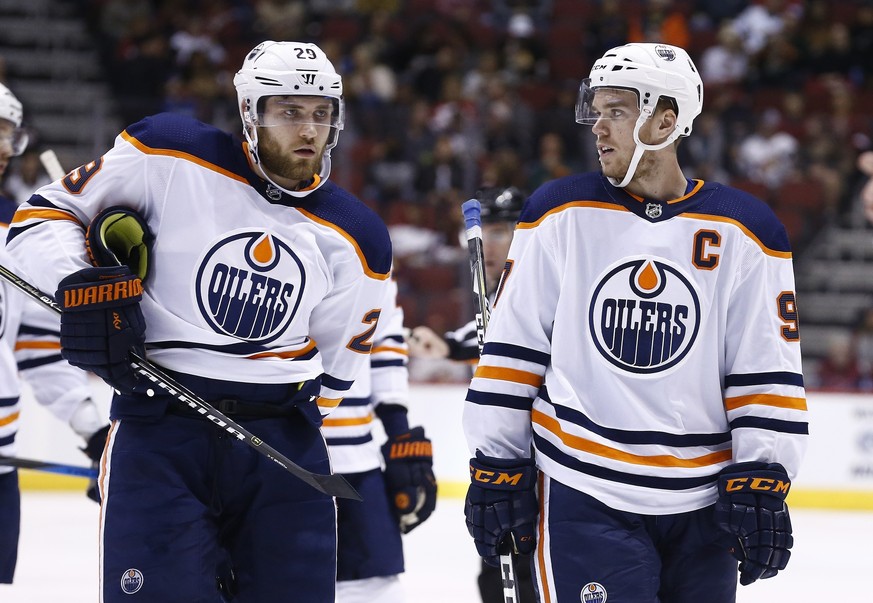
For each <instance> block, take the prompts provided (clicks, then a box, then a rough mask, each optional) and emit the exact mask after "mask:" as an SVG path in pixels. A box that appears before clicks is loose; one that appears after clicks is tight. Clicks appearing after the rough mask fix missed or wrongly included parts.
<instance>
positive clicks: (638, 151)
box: [607, 111, 679, 188]
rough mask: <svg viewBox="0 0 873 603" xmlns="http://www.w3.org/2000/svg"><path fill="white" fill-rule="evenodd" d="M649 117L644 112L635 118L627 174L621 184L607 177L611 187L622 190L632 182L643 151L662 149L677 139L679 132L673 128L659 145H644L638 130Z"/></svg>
mask: <svg viewBox="0 0 873 603" xmlns="http://www.w3.org/2000/svg"><path fill="white" fill-rule="evenodd" d="M649 117H651V115H650V114H649V113H647V112H645V111H644V112H642V113H640V116H639V117H638V118H637V123H636V124H634V142H635V143H636V147H635V148H634V154H633V155H632V156H631V160H630V163H629V164H628V166H627V172H626V173H625V175H624V178H622V179H621V182H619V181H618V179H616V178H611V177H608V176H607V180H609V183H610V184H612V186H614V187H616V188H624V187H626V186H627V185H628V184H630V181H631V180H633V178H634V175H635V174H636V172H637V167H638V166H639V164H640V159H642V158H643V153H644V152H645V151H657V150H660V149H663V148H664V147H666V146H667V145H669V144H671V143H672V142H673V141H674V140H676V139H677V138H679V131H678V129H676V128H674V129H673V132H672V133H671V134H670V136H668V137H667V139H666V140H665V141H664V142H662V143H660V144H646V143H645V142H643V141H641V140H640V128H641V127H642V126H643V124H644V123H645V122H646V120H647V119H649Z"/></svg>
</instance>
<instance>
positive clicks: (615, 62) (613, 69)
mask: <svg viewBox="0 0 873 603" xmlns="http://www.w3.org/2000/svg"><path fill="white" fill-rule="evenodd" d="M598 88H619V89H623V90H633V91H635V92H636V94H637V99H638V102H639V110H640V116H639V118H638V119H637V123H636V126H635V127H634V141H635V142H636V144H637V148H636V150H635V152H634V156H633V158H632V159H631V164H630V166H629V168H628V173H627V174H626V175H625V177H624V179H623V180H622V181H621V183H615V182H613V184H615V185H616V186H620V187H623V186H627V184H628V183H629V182H630V180H631V179H632V178H633V175H634V172H635V171H636V168H637V165H638V164H639V160H640V157H642V154H643V151H644V150H652V151H655V150H658V149H663V148H664V147H666V146H667V145H669V144H671V143H672V142H673V141H675V140H676V139H677V138H679V137H680V136H688V135H689V134H691V126H692V124H693V122H694V118H695V117H697V116H698V115H700V112H701V111H702V110H703V81H702V80H701V79H700V74H699V73H698V71H697V68H696V67H695V66H694V62H693V61H692V60H691V57H689V56H688V53H687V52H685V50H683V49H682V48H679V47H678V46H670V45H669V44H651V43H634V44H625V45H624V46H618V47H616V48H613V49H612V50H609V51H607V52H606V53H605V54H604V55H603V56H602V57H600V58H599V59H598V60H597V61H596V62H595V63H594V66H593V67H592V68H591V74H590V75H589V77H588V78H586V79H584V80H582V83H581V84H580V86H579V97H578V99H577V101H576V122H577V123H580V124H588V125H594V123H595V122H597V120H598V119H608V116H602V115H598V114H597V112H595V111H594V110H593V108H592V102H593V100H594V93H595V91H596V90H597V89H598ZM662 98H663V99H672V101H673V103H674V107H675V109H676V127H675V129H674V130H673V132H672V133H671V134H670V135H669V136H668V137H667V139H666V140H664V141H663V142H661V143H659V144H657V145H650V144H646V143H643V142H641V141H640V138H639V131H640V127H641V126H642V124H643V123H644V122H645V121H646V120H647V119H649V118H650V117H651V116H652V114H653V113H654V111H655V108H656V107H657V105H658V101H659V100H660V99H662ZM610 180H612V179H610Z"/></svg>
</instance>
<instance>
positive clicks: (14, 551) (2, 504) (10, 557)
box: [0, 471, 21, 584]
mask: <svg viewBox="0 0 873 603" xmlns="http://www.w3.org/2000/svg"><path fill="white" fill-rule="evenodd" d="M20 529H21V494H20V492H19V490H18V471H10V472H8V473H0V584H12V577H13V575H14V574H15V564H16V562H17V561H18V534H19V531H20Z"/></svg>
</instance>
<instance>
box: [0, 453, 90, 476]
mask: <svg viewBox="0 0 873 603" xmlns="http://www.w3.org/2000/svg"><path fill="white" fill-rule="evenodd" d="M0 465H4V466H6V467H15V468H17V469H32V470H34V471H46V472H48V473H60V474H62V475H72V476H75V477H87V478H90V479H94V478H96V477H97V470H96V469H92V468H91V467H79V466H77V465H66V464H64V463H54V462H51V461H37V460H34V459H22V458H19V457H15V456H0Z"/></svg>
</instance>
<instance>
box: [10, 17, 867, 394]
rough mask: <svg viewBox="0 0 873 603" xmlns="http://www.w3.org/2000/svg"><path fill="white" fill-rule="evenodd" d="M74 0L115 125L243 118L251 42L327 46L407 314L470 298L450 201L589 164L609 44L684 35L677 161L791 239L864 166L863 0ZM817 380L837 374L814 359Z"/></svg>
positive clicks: (458, 308)
mask: <svg viewBox="0 0 873 603" xmlns="http://www.w3.org/2000/svg"><path fill="white" fill-rule="evenodd" d="M80 4H82V6H83V8H84V9H85V11H86V14H87V19H88V23H89V28H90V30H91V33H92V35H93V37H94V39H95V40H96V41H97V44H98V47H99V52H100V57H101V59H102V62H103V67H104V70H105V74H106V78H107V79H108V81H109V82H110V84H111V88H112V90H113V91H114V93H115V95H116V96H115V101H116V106H117V110H118V112H119V114H120V116H121V119H122V121H123V123H125V124H129V123H132V122H134V121H137V120H138V119H140V118H142V117H144V116H146V115H150V114H153V113H156V112H160V111H173V112H180V113H186V114H189V115H192V116H194V117H196V118H198V119H200V120H203V121H205V122H208V123H212V124H215V125H216V126H218V127H221V128H222V129H225V130H228V131H231V132H239V131H240V128H241V126H240V122H239V114H238V109H237V107H236V92H235V90H234V88H233V84H232V79H233V74H234V73H235V72H236V70H237V69H238V68H239V65H240V64H241V63H242V60H243V58H244V56H245V54H246V52H248V51H249V50H250V49H251V48H252V47H253V46H254V45H255V44H257V43H258V42H260V41H262V40H265V39H272V40H300V41H312V42H315V43H317V44H319V45H320V46H321V47H322V48H323V49H324V50H325V52H326V53H327V54H328V56H329V57H330V58H331V60H332V61H333V64H334V65H335V67H336V68H337V70H338V71H339V72H340V73H341V74H342V75H343V79H344V86H345V91H344V94H345V98H346V103H347V105H346V106H347V118H346V126H345V130H344V131H343V132H342V134H341V136H340V142H339V146H338V147H337V148H336V149H334V152H333V157H334V161H333V172H332V174H331V178H332V179H334V180H336V181H337V182H338V184H340V185H341V186H343V187H345V188H347V189H349V190H350V191H352V192H353V193H355V194H356V195H357V196H358V197H360V198H361V199H362V200H363V201H364V202H365V203H367V204H369V205H370V206H371V207H373V208H374V209H375V210H376V211H377V212H378V213H379V214H380V215H381V216H382V217H383V218H384V219H385V221H386V222H387V223H388V225H389V227H390V229H391V233H392V238H393V241H394V248H395V268H396V276H397V280H398V283H399V285H400V303H401V305H402V306H403V308H404V311H405V314H406V323H407V325H408V326H415V325H418V324H427V325H428V326H430V327H431V328H433V329H435V330H436V331H438V332H440V331H441V330H448V329H451V328H455V327H457V326H459V325H461V324H463V323H464V322H466V321H467V320H468V319H469V318H470V317H471V316H472V311H473V310H472V304H471V295H470V293H469V289H470V285H469V281H470V276H469V268H468V266H467V264H466V257H467V256H466V250H465V249H464V248H463V247H462V244H461V242H460V237H459V234H460V230H461V224H462V219H461V215H460V210H459V208H460V204H461V202H463V201H464V200H466V199H468V198H470V197H471V196H472V195H473V193H474V191H475V190H477V189H478V188H481V187H485V186H517V187H519V188H521V189H522V190H524V191H527V192H530V191H532V190H533V189H535V188H536V187H537V186H539V185H540V184H542V183H543V182H544V181H546V180H549V179H552V178H555V177H559V176H563V175H566V174H569V173H573V172H577V171H584V170H593V169H598V166H597V158H596V150H595V147H594V142H593V138H592V137H591V133H590V128H583V127H582V126H578V125H576V124H575V123H574V104H575V101H576V94H577V91H578V86H579V82H580V80H581V79H582V78H584V77H587V75H588V72H589V70H590V67H591V64H592V63H593V61H594V60H595V59H596V58H598V57H599V56H600V55H601V54H602V53H603V52H604V51H605V50H607V49H609V48H612V47H614V46H617V45H620V44H623V43H626V42H640V41H651V42H665V43H669V44H675V45H678V46H682V47H684V48H686V49H688V51H689V53H690V54H691V56H692V58H693V59H694V60H695V63H696V65H697V66H698V68H699V69H700V71H701V75H702V78H703V81H704V84H705V92H704V112H703V114H702V115H701V116H700V117H699V118H698V119H697V120H696V122H695V124H694V133H693V135H692V136H691V137H690V138H689V139H687V140H685V141H684V142H683V143H682V144H681V145H680V147H679V151H680V160H681V162H682V164H683V166H684V167H685V168H686V170H687V171H686V174H687V175H688V176H690V177H694V178H702V179H705V180H719V181H722V182H725V183H729V184H732V185H733V186H737V187H740V188H744V189H746V190H749V191H750V192H752V193H754V194H756V195H758V196H759V197H761V198H763V199H765V200H766V201H767V202H769V203H770V204H771V205H772V206H773V208H774V210H775V211H776V212H777V214H778V215H779V217H780V218H781V219H782V221H783V222H784V223H785V225H786V227H787V229H788V231H789V235H790V237H791V240H792V245H793V247H794V250H795V254H796V255H798V254H802V253H803V250H804V247H805V246H806V245H807V244H808V243H809V242H810V241H811V240H812V238H813V237H814V236H815V234H816V232H817V231H818V230H819V229H820V228H822V227H823V226H824V225H826V224H828V223H833V222H839V221H845V220H849V219H851V215H852V213H853V207H852V206H853V203H854V202H855V201H854V197H855V195H856V193H857V189H858V187H859V185H860V183H861V180H862V176H861V174H860V173H859V172H858V171H857V169H856V167H855V160H856V157H857V156H858V154H859V153H860V152H862V151H864V150H868V149H870V148H871V146H873V143H871V136H873V78H871V73H873V2H870V1H854V0H841V1H838V2H826V1H824V0H806V1H800V0H761V1H748V0H746V1H743V0H697V1H694V0H621V1H619V0H407V1H403V0H306V1H303V0H297V1H289V0H80ZM25 110H26V108H25ZM11 171H12V174H11V175H10V177H9V178H7V180H6V182H5V183H4V184H5V189H6V191H7V193H9V194H14V195H16V196H17V197H18V198H19V199H24V198H26V197H27V196H29V193H30V191H32V190H33V188H34V185H35V184H37V183H38V179H39V178H40V175H39V164H38V161H37V160H36V157H35V152H32V153H30V154H25V155H24V156H23V157H20V158H18V160H17V161H16V163H15V165H14V166H12V170H11ZM871 237H873V233H871ZM801 311H802V308H801ZM867 323H869V324H867ZM862 324H864V325H865V326H864V327H859V338H860V337H862V335H863V334H864V333H865V332H869V334H868V335H864V337H866V338H867V340H866V341H867V343H865V344H864V345H866V348H863V346H859V345H857V341H856V339H855V338H853V339H852V340H851V343H850V345H849V347H851V350H850V352H851V356H852V360H851V362H850V364H852V365H853V366H854V367H855V371H856V372H857V373H858V375H857V378H852V377H851V376H849V375H848V373H847V372H846V371H843V369H839V368H837V367H834V368H829V367H826V366H823V367H822V370H823V372H822V376H827V375H828V374H830V373H833V374H834V375H841V379H840V384H839V386H837V387H838V388H839V387H845V388H848V389H867V390H873V313H871V315H870V316H869V317H865V320H863V321H862ZM860 349H868V352H869V353H868V356H869V357H868V358H867V360H866V361H865V362H866V363H867V365H864V364H863V362H858V358H857V354H858V350H860ZM834 356H835V359H834V363H835V364H839V359H838V357H839V353H836V352H835V354H834ZM829 360H830V359H829ZM412 368H413V376H414V377H415V378H420V379H429V380H437V381H439V380H464V379H467V378H468V376H469V373H468V370H469V369H468V367H464V366H453V365H451V364H449V363H437V364H432V365H429V366H422V365H419V366H418V367H412ZM834 381H837V380H836V379H835V380H834ZM811 382H814V383H817V384H819V385H820V386H821V387H825V388H827V387H830V386H831V382H830V381H827V380H825V379H823V378H821V376H818V375H817V376H816V378H815V379H813V380H812V381H811Z"/></svg>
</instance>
